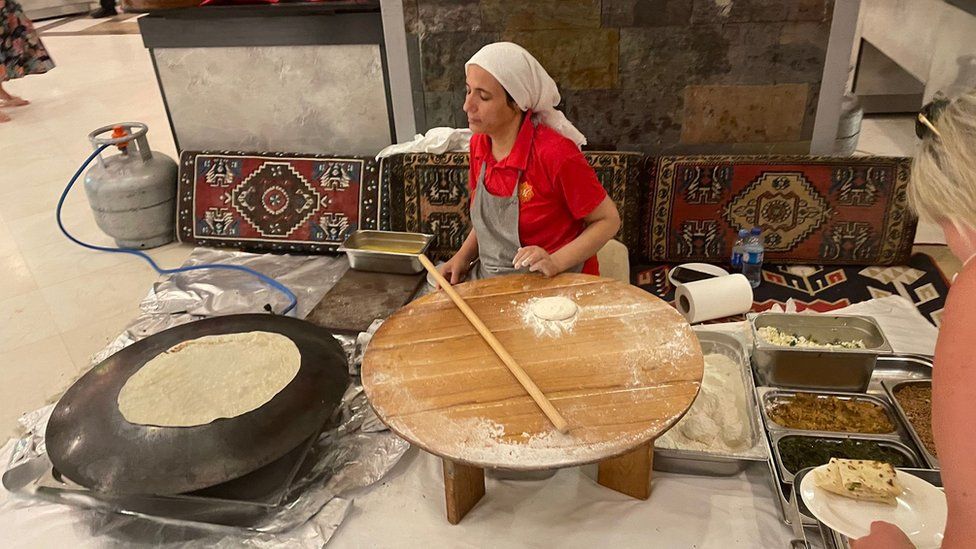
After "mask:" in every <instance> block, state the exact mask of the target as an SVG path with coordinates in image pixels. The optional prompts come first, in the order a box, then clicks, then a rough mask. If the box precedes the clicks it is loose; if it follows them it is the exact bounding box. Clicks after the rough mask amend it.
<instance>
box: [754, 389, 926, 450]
mask: <svg viewBox="0 0 976 549" xmlns="http://www.w3.org/2000/svg"><path fill="white" fill-rule="evenodd" d="M759 404H760V409H761V410H762V414H763V417H764V419H765V422H766V428H767V429H769V430H770V431H773V432H778V431H783V430H793V431H815V432H823V433H861V434H866V435H879V436H889V437H893V438H895V439H903V440H911V439H910V435H909V434H908V432H907V430H906V429H903V428H901V425H900V424H899V422H898V418H897V415H896V413H895V411H894V408H893V407H892V406H891V404H890V403H889V402H888V401H887V399H885V398H884V395H871V394H864V393H833V392H816V393H813V392H805V391H789V390H784V389H776V388H772V387H761V388H759Z"/></svg>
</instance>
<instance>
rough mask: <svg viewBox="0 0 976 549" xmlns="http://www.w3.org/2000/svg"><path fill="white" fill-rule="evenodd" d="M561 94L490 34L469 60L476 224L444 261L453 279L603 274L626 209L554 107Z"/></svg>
mask: <svg viewBox="0 0 976 549" xmlns="http://www.w3.org/2000/svg"><path fill="white" fill-rule="evenodd" d="M559 99H560V98H559V90H558V89H557V88H556V83H555V82H554V81H553V79H552V78H551V77H550V76H549V74H548V73H546V70H545V69H544V68H543V67H542V65H540V64H539V62H538V61H537V60H536V59H535V58H534V57H532V55H531V54H530V53H529V52H527V51H526V50H525V49H523V48H522V47H521V46H518V45H516V44H512V43H509V42H499V43H495V44H489V45H487V46H485V47H483V48H482V49H481V50H480V51H478V53H476V54H475V55H474V56H473V57H472V58H471V59H470V60H469V61H468V62H467V63H466V64H465V100H464V112H465V113H467V115H468V125H469V127H470V128H471V131H472V132H474V136H473V137H472V138H471V166H470V178H471V179H470V185H471V202H470V208H471V222H472V225H473V228H472V230H471V232H470V233H469V234H468V236H467V238H466V239H465V241H464V244H462V246H461V248H460V249H459V250H458V252H457V253H456V254H454V257H452V258H451V259H450V260H449V261H448V262H447V263H444V264H443V265H441V266H440V267H439V269H440V271H441V273H442V274H443V275H444V277H445V278H446V279H447V280H449V281H450V283H451V284H457V283H458V282H461V281H463V280H464V279H465V278H468V277H470V278H487V277H492V276H499V275H504V274H511V273H516V272H526V271H531V272H538V273H542V274H543V275H545V276H555V275H557V274H559V273H562V272H567V271H569V272H583V273H587V274H594V275H596V274H599V265H598V264H597V260H596V253H597V251H599V250H600V248H601V247H603V245H604V244H606V243H607V242H608V241H609V240H610V239H611V238H613V236H614V235H615V234H616V233H617V230H618V229H619V228H620V216H619V215H618V213H617V208H616V205H615V204H614V203H613V201H612V200H611V199H610V198H609V197H608V196H607V193H606V191H604V189H603V187H602V186H601V185H600V182H599V181H598V180H597V178H596V174H595V173H594V172H593V169H592V168H590V166H589V164H587V162H586V159H585V158H583V154H582V153H581V152H580V149H579V148H580V146H582V145H583V144H585V143H586V138H585V137H583V134H581V133H580V132H579V130H577V129H576V128H575V127H574V126H573V125H572V124H571V123H570V122H569V120H567V119H566V117H565V116H564V115H563V113H561V112H560V111H557V110H556V109H555V107H556V105H557V104H558V103H559ZM476 260H477V261H476Z"/></svg>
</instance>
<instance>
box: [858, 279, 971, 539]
mask: <svg viewBox="0 0 976 549" xmlns="http://www.w3.org/2000/svg"><path fill="white" fill-rule="evenodd" d="M973 326H976V263H974V264H973V265H972V266H970V267H968V268H967V269H966V270H964V271H963V272H962V273H960V275H959V277H958V278H957V279H956V282H955V283H954V284H953V285H952V288H951V289H950V291H949V297H948V299H947V300H946V307H945V310H944V312H943V316H942V326H941V328H940V329H939V340H938V342H937V344H936V347H935V366H934V368H933V375H932V378H933V379H932V433H933V435H934V438H935V447H936V450H937V451H938V453H939V464H940V465H941V469H942V470H941V474H942V484H943V486H944V490H945V494H946V503H947V505H948V508H949V509H948V511H949V512H948V517H947V520H946V529H945V537H944V538H943V541H942V547H943V549H961V548H969V547H976V468H974V467H973V466H972V456H973V455H976V439H973V437H972V425H971V423H972V417H973V415H974V413H976V368H973V367H972V364H971V362H972V361H971V360H970V358H969V357H970V356H971V355H972V353H971V350H970V349H971V348H970V345H971V343H970V342H971V341H972V335H973ZM876 527H877V528H876ZM902 547H913V545H911V543H910V542H908V538H907V537H906V536H905V534H904V533H902V532H901V530H899V529H898V528H897V527H895V526H893V525H891V524H887V523H881V522H875V523H874V524H872V525H871V534H870V535H868V536H865V537H863V538H860V539H858V540H856V541H855V542H854V543H852V544H851V549H889V548H902Z"/></svg>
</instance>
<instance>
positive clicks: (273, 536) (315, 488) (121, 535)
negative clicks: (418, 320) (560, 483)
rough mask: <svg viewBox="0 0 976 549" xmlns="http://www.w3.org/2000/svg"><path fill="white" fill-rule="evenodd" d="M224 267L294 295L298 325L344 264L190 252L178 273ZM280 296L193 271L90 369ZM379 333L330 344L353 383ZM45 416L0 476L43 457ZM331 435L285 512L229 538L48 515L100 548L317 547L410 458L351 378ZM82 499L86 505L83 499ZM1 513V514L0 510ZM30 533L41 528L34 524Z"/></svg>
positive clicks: (315, 452) (32, 423) (101, 517)
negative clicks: (357, 496) (257, 275)
mask: <svg viewBox="0 0 976 549" xmlns="http://www.w3.org/2000/svg"><path fill="white" fill-rule="evenodd" d="M201 263H225V264H226V263H229V264H235V265H244V266H247V267H250V268H253V269H256V270H258V271H260V272H262V273H264V274H267V275H269V276H273V277H275V278H277V279H278V280H279V281H281V282H282V283H284V284H286V285H287V286H288V287H289V288H290V289H291V290H292V291H294V292H295V293H296V294H297V295H298V307H297V308H296V309H297V316H299V317H300V318H304V317H305V316H306V315H308V313H309V312H310V311H311V309H312V308H313V307H314V306H315V305H316V304H317V303H318V302H319V301H320V300H321V298H322V296H324V295H325V293H326V292H327V291H328V290H329V289H330V288H331V287H332V286H333V285H334V284H335V283H336V282H337V281H338V279H339V278H340V277H341V276H342V274H343V273H345V271H346V269H347V268H348V264H347V262H346V261H345V259H344V258H341V257H340V258H334V257H324V256H318V257H304V256H279V255H270V254H268V255H258V254H249V253H243V252H234V251H222V250H210V249H203V248H198V249H196V250H194V252H193V254H192V255H191V257H190V258H189V259H188V260H187V262H186V263H185V265H197V264H201ZM287 303H288V301H287V298H285V296H283V295H281V294H280V293H279V292H276V291H274V290H272V289H270V288H268V287H266V286H264V284H263V283H261V282H260V281H258V280H256V279H254V278H252V277H249V276H247V275H246V274H244V273H235V272H223V271H193V272H189V273H181V274H178V275H175V276H172V277H168V278H167V279H165V280H163V281H161V282H158V283H156V284H155V285H154V287H153V289H152V290H151V291H150V293H149V295H148V296H147V297H146V299H144V300H143V302H142V304H141V309H142V311H143V312H142V314H141V315H139V317H138V318H136V320H135V321H134V322H133V323H132V324H130V325H129V327H128V328H126V329H125V331H124V332H123V333H122V334H120V335H119V336H118V337H117V338H116V339H115V340H114V341H113V342H112V343H110V344H109V345H108V346H107V347H106V348H105V349H103V350H102V351H100V352H99V353H97V354H96V355H95V356H94V357H93V359H92V362H93V364H94V363H98V362H100V361H101V360H103V359H104V358H106V357H108V356H110V355H111V354H113V353H115V352H117V351H118V350H120V349H122V348H124V347H126V346H127V345H130V344H131V343H134V342H135V341H138V340H139V339H142V338H145V337H147V336H149V335H152V334H155V333H157V332H159V331H162V330H164V329H166V328H170V327H173V326H176V325H179V324H183V323H186V322H191V321H193V320H197V319H200V318H206V317H209V316H217V315H226V314H237V313H245V312H261V311H263V310H265V305H270V306H271V307H272V308H273V309H274V310H276V311H278V310H281V309H282V308H284V307H285V306H286V305H287ZM378 327H379V323H374V325H373V326H371V327H370V331H369V332H365V333H363V334H360V336H359V337H355V338H354V337H348V336H337V337H336V339H338V340H339V342H340V343H341V344H342V347H343V349H344V350H345V352H346V355H347V358H348V359H349V364H350V371H351V373H354V374H357V375H358V373H359V365H360V363H361V361H362V354H363V350H364V348H365V345H366V344H367V343H368V342H369V337H370V336H371V334H372V333H373V332H375V330H376V328H378ZM53 408H54V406H53V405H49V406H45V407H44V408H41V409H39V410H36V411H34V412H31V413H29V414H25V415H24V416H23V417H22V418H21V424H22V426H23V427H24V429H25V431H26V433H27V434H26V435H25V436H24V437H22V438H21V439H20V440H18V441H17V442H16V444H15V445H14V447H13V450H12V452H11V454H10V458H9V461H8V462H7V464H6V465H7V466H6V470H12V469H13V468H15V467H17V466H18V465H23V464H25V463H28V462H30V461H31V460H34V459H35V458H39V457H43V454H44V452H45V447H44V430H45V428H46V426H47V421H48V419H49V418H50V415H51V411H52V410H53ZM337 414H338V417H337V420H336V423H333V424H334V425H337V426H336V427H334V428H333V429H331V430H329V431H326V432H323V433H322V435H320V436H319V438H318V440H317V441H316V442H315V444H314V445H313V448H312V450H311V452H310V456H311V457H310V459H314V460H315V461H314V465H313V466H312V467H311V468H310V470H309V471H308V472H306V473H305V474H304V475H302V476H301V477H299V478H297V479H295V481H294V482H293V483H292V486H291V490H290V492H289V495H288V497H287V498H286V502H287V503H286V504H284V505H282V506H280V507H279V508H278V509H277V510H276V511H275V512H274V513H273V514H271V515H269V516H267V517H265V519H264V520H262V521H261V522H259V523H258V524H255V525H252V526H251V527H249V528H232V527H227V526H215V525H208V524H203V523H196V522H187V521H176V520H171V519H161V518H158V517H150V516H145V515H139V514H130V513H127V512H126V511H125V510H124V509H114V511H115V512H105V511H104V510H92V509H86V507H91V506H93V505H96V503H95V502H89V503H92V504H93V505H86V504H85V502H84V501H83V499H85V498H82V500H79V501H76V502H75V503H76V504H77V506H78V507H81V508H80V509H79V508H74V507H67V506H57V507H58V508H59V509H63V513H69V514H72V515H74V518H75V519H77V522H78V524H80V525H84V526H85V527H87V528H89V529H90V534H91V535H92V536H94V537H97V538H98V540H99V542H101V543H100V544H108V545H109V546H114V545H119V546H123V545H124V546H126V547H132V546H147V547H148V546H153V547H158V546H163V547H208V548H209V547H258V548H261V547H280V546H283V545H284V546H288V547H321V546H323V545H324V544H325V543H327V542H328V540H329V539H331V537H332V535H333V533H334V532H335V531H336V529H337V528H338V527H339V525H340V524H341V523H342V521H343V519H344V518H345V516H346V514H347V513H348V511H349V509H350V507H351V504H352V501H351V500H350V499H347V498H343V497H342V495H343V494H345V493H349V492H352V491H354V490H356V489H359V488H362V487H365V486H369V485H370V484H372V483H374V482H376V481H378V480H379V479H381V478H382V477H383V476H384V475H386V474H387V473H388V472H389V471H390V470H391V469H392V468H393V466H394V465H396V463H397V462H398V461H399V460H400V458H401V457H402V456H403V454H404V453H405V452H406V451H407V449H408V448H409V444H408V443H407V442H406V441H404V440H402V439H400V438H399V437H397V436H396V435H394V434H393V433H391V432H390V431H388V430H387V429H386V427H385V425H383V424H382V422H381V421H379V419H378V418H377V417H376V415H375V414H374V413H373V411H372V408H371V407H370V406H369V403H368V402H367V400H366V395H365V393H364V392H363V388H362V385H361V384H360V383H359V379H358V377H354V378H353V383H352V384H351V385H350V387H349V389H348V390H347V391H346V394H345V395H344V397H343V400H342V403H341V405H340V407H339V409H338V411H337ZM18 495H19V496H26V497H20V498H17V499H16V500H12V501H11V502H8V503H7V504H6V505H8V506H9V505H16V506H18V507H23V506H48V507H50V506H52V504H51V503H50V502H48V501H45V500H43V499H37V498H32V497H31V496H32V495H34V494H32V493H31V486H29V485H28V486H26V487H25V488H24V489H23V490H20V491H18ZM87 499H91V498H87ZM0 512H4V509H3V508H2V507H0ZM37 515H38V516H37V520H36V522H37V524H36V525H35V526H36V527H37V528H43V527H44V523H45V522H46V521H48V520H50V517H49V516H46V515H45V514H44V513H38V514H37Z"/></svg>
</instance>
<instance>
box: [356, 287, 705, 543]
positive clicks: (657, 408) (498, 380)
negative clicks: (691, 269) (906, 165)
mask: <svg viewBox="0 0 976 549" xmlns="http://www.w3.org/2000/svg"><path fill="white" fill-rule="evenodd" d="M455 289H456V290H457V291H458V293H459V294H461V296H462V297H463V298H464V300H465V301H466V302H467V303H468V305H469V306H470V307H471V308H472V309H473V310H474V311H475V312H476V313H477V315H478V316H479V317H480V318H481V319H482V321H483V322H484V323H485V324H486V325H487V326H488V327H489V328H490V329H491V331H492V333H493V334H494V335H495V337H497V338H498V340H499V341H500V342H501V343H502V344H503V345H504V347H505V349H506V350H508V352H509V353H510V354H511V355H512V356H513V357H514V358H515V359H516V360H517V361H518V363H519V365H521V366H522V368H523V369H524V370H525V371H526V372H527V373H528V374H529V375H530V376H531V377H532V379H533V381H535V383H536V385H538V386H539V388H540V389H541V390H542V392H543V393H545V395H546V396H547V397H548V398H549V400H550V401H551V402H552V404H553V406H555V407H556V409H557V410H559V412H560V413H561V414H562V415H563V417H565V418H566V420H567V421H568V422H569V426H570V430H569V432H568V433H567V434H562V433H559V432H558V431H556V430H555V429H554V428H553V426H552V424H551V423H549V421H548V419H546V417H545V415H543V413H542V411H541V410H540V409H539V408H538V407H537V406H536V404H535V403H534V402H533V401H532V399H531V398H530V397H529V396H528V395H527V394H526V393H525V390H524V389H523V388H522V387H521V385H519V383H518V382H517V381H516V379H515V378H514V377H513V376H512V374H511V373H510V372H509V371H508V369H507V368H506V367H505V366H504V365H503V364H502V363H501V361H500V360H499V359H498V357H497V356H496V355H495V354H494V352H493V351H492V350H491V348H490V347H489V346H488V344H487V343H486V342H485V341H484V340H483V339H482V338H481V337H480V336H479V335H478V333H477V332H476V331H475V329H474V328H473V327H472V326H471V325H470V324H469V323H468V321H467V320H466V319H465V318H464V316H463V315H462V314H461V312H460V311H458V310H457V309H456V308H455V306H454V304H453V303H452V302H451V301H450V299H448V297H447V296H446V295H444V294H443V293H435V294H431V295H428V296H425V297H423V298H421V299H418V300H417V301H414V302H413V303H410V304H409V305H407V306H406V307H404V308H402V309H400V310H399V311H398V312H397V313H395V314H394V315H393V316H392V317H390V318H389V319H388V320H387V321H386V322H385V323H384V324H383V326H382V327H381V328H380V329H379V331H378V332H377V333H376V334H375V335H374V336H373V339H372V340H371V342H370V344H369V347H368V348H367V350H366V355H365V356H364V358H363V368H362V375H363V387H364V389H365V390H366V394H367V396H368V397H369V399H370V402H371V403H372V405H373V408H374V409H375V410H376V413H377V415H378V416H379V417H380V419H381V420H383V421H384V422H385V423H386V424H387V425H388V426H389V427H390V429H392V430H393V431H394V432H395V433H397V434H398V435H400V436H401V437H403V438H405V439H406V440H408V441H410V442H411V443H412V444H414V445H416V446H419V447H420V448H422V449H424V450H426V451H428V452H430V453H432V454H434V455H436V456H438V457H440V458H442V459H443V461H444V493H445V497H446V500H447V518H448V521H450V522H451V523H452V524H457V523H458V522H459V521H460V520H461V519H462V518H463V517H464V515H465V514H467V512H468V511H470V510H471V508H472V507H474V505H475V504H476V503H477V502H478V501H479V500H480V499H481V498H482V497H483V496H484V494H485V476H484V469H485V468H489V469H495V468H501V469H514V470H522V471H532V470H541V469H553V468H563V467H573V466H578V465H583V464H587V463H594V462H598V463H599V475H598V482H599V483H600V484H602V485H603V486H606V487H608V488H611V489H613V490H616V491H618V492H621V493H624V494H627V495H629V496H632V497H635V498H639V499H647V498H648V497H649V496H650V492H651V466H652V463H653V441H654V439H655V438H657V436H658V435H660V434H661V433H662V432H663V431H665V430H667V429H668V428H670V427H671V425H673V424H674V423H675V422H676V421H677V420H678V419H679V418H680V417H681V416H682V415H684V413H685V412H686V411H687V410H688V408H689V407H690V406H691V403H692V402H693V401H694V399H695V396H697V394H698V388H699V386H700V384H701V378H702V371H703V367H704V360H703V358H702V353H701V348H700V346H699V345H698V339H697V338H696V337H695V334H694V332H693V331H692V330H691V327H690V326H689V325H688V323H687V322H686V321H685V320H684V318H683V317H681V315H679V314H678V313H677V311H675V310H674V309H673V308H671V307H670V306H669V305H668V304H667V303H665V302H663V301H661V300H660V299H658V298H656V297H654V296H653V295H651V294H649V293H647V292H645V291H643V290H641V289H639V288H636V287H634V286H630V285H628V284H624V283H622V282H618V281H614V280H610V279H606V278H599V277H594V276H589V275H581V274H563V275H559V276H557V277H555V278H551V279H548V278H544V277H542V276H536V275H512V276H505V277H498V278H493V279H488V280H482V281H477V282H470V283H466V284H461V285H459V286H457V287H456V288H455ZM551 296H563V297H567V298H569V299H571V300H573V301H574V302H576V304H577V305H578V306H579V310H578V312H577V314H576V316H575V317H574V318H573V319H570V320H568V321H564V322H557V323H547V322H544V321H540V320H537V319H535V317H534V316H533V315H532V313H531V312H530V311H529V310H528V306H529V303H530V302H531V301H533V300H534V299H536V298H541V297H551Z"/></svg>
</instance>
